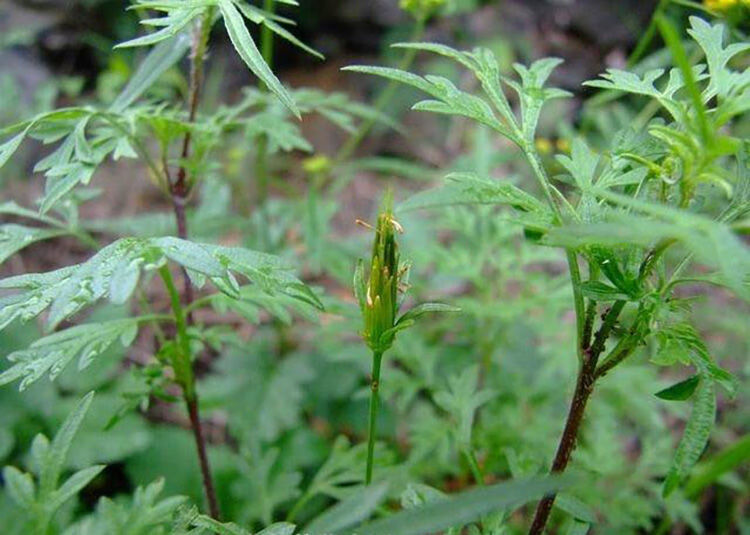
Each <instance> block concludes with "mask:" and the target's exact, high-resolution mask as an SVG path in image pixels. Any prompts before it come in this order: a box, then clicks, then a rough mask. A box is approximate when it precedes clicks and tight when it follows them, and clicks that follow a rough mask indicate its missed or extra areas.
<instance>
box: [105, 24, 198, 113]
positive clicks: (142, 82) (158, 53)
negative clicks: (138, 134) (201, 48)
mask: <svg viewBox="0 0 750 535" xmlns="http://www.w3.org/2000/svg"><path fill="white" fill-rule="evenodd" d="M189 49H190V36H189V35H188V34H187V33H185V32H183V33H178V34H177V35H175V36H174V37H172V38H169V39H166V40H164V41H162V42H161V43H158V44H157V45H156V46H155V47H154V48H153V49H152V50H150V51H149V53H148V55H147V56H146V57H145V58H144V59H143V61H142V62H141V63H140V64H139V65H138V68H137V69H136V70H135V72H134V73H133V76H131V77H130V80H128V83H127V85H126V86H125V87H124V88H123V90H122V91H121V92H120V94H119V95H117V98H116V99H115V100H114V102H112V104H111V105H110V108H109V109H110V110H111V111H113V112H116V113H119V112H122V111H123V110H125V109H126V108H127V107H128V106H130V105H131V104H132V103H133V102H135V101H136V100H138V98H139V97H140V96H141V95H143V93H144V92H146V91H147V90H148V89H149V88H150V87H151V86H152V85H153V84H154V82H156V80H158V78H159V77H160V76H161V75H162V74H164V73H165V72H166V71H167V70H169V69H170V68H172V67H173V66H174V65H175V64H176V63H177V62H178V61H180V60H181V59H182V57H183V56H184V55H185V54H186V53H187V51H188V50H189Z"/></svg>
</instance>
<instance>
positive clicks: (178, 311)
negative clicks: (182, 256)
mask: <svg viewBox="0 0 750 535" xmlns="http://www.w3.org/2000/svg"><path fill="white" fill-rule="evenodd" d="M159 274H160V275H161V278H162V280H163V281H164V287H165V288H166V290H167V293H168V294H169V300H170V303H171V305H172V313H173V314H174V320H175V326H176V327H177V348H178V351H176V352H175V353H174V355H173V357H172V368H174V374H175V380H176V382H177V384H179V385H180V387H182V392H183V396H184V397H185V399H186V400H191V399H193V398H194V397H195V377H194V375H193V365H192V363H191V355H190V354H191V351H190V337H189V335H188V332H187V321H186V319H185V310H184V309H183V307H182V300H181V299H180V293H179V292H178V291H177V288H176V287H175V284H174V278H173V277H172V273H171V272H170V271H169V267H167V266H162V267H161V268H159Z"/></svg>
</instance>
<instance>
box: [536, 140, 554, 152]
mask: <svg viewBox="0 0 750 535" xmlns="http://www.w3.org/2000/svg"><path fill="white" fill-rule="evenodd" d="M535 145H536V150H538V151H539V152H540V153H541V154H550V153H551V152H552V149H553V145H552V142H551V141H550V140H549V139H547V138H546V137H540V138H537V140H536V142H535Z"/></svg>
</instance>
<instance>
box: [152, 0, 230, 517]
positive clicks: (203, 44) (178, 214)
mask: <svg viewBox="0 0 750 535" xmlns="http://www.w3.org/2000/svg"><path fill="white" fill-rule="evenodd" d="M212 23H213V8H209V9H207V10H206V12H205V14H204V15H203V18H202V20H201V22H200V25H199V26H198V27H197V28H196V33H195V34H194V37H193V45H192V52H191V56H190V87H189V92H188V122H190V123H193V122H195V117H196V115H197V113H198V103H199V102H200V90H201V86H202V83H203V66H204V62H205V57H206V50H207V47H208V37H209V34H210V32H211V25H212ZM191 143H192V136H191V132H190V130H188V131H187V132H186V133H185V137H184V138H183V140H182V149H181V151H180V167H179V169H178V171H177V177H176V178H175V180H174V181H172V180H170V179H169V178H168V180H169V192H170V195H171V197H172V206H173V208H174V214H175V220H176V223H177V236H178V237H179V238H181V239H187V237H188V227H187V216H186V211H185V209H186V205H187V200H188V196H189V194H190V189H191V185H192V184H191V181H189V180H188V170H187V161H188V159H189V157H190V150H191ZM165 171H166V168H165ZM160 272H161V275H162V279H163V280H164V285H165V286H166V288H167V291H168V292H169V295H170V299H171V303H172V311H173V312H174V316H175V323H176V325H177V342H178V351H177V352H176V355H175V357H174V359H173V368H174V371H175V378H176V380H177V382H178V383H179V384H180V386H181V387H182V395H183V399H184V401H185V406H186V408H187V411H188V415H189V417H190V427H191V428H192V430H193V437H194V438H195V447H196V450H197V452H198V462H199V464H200V470H201V478H202V481H203V490H204V493H205V495H206V501H207V502H208V509H209V513H210V515H211V516H212V517H213V518H215V519H219V516H220V513H219V502H218V500H217V499H216V491H215V490H214V485H213V478H212V476H211V466H210V464H209V462H208V455H207V453H206V440H205V437H204V436H203V430H202V427H201V421H200V409H199V403H198V395H197V393H196V389H195V374H194V373H193V364H192V358H191V350H190V339H189V337H188V333H187V329H188V326H189V325H192V323H193V316H192V313H191V312H187V313H186V312H185V308H186V307H189V306H190V305H191V304H192V302H193V299H194V292H193V285H192V283H191V282H190V277H188V274H187V271H186V270H185V269H183V270H182V277H183V292H182V298H180V295H179V293H178V292H177V290H176V288H175V285H174V281H173V280H172V275H171V273H170V272H169V269H168V268H166V267H163V268H162V269H161V270H160Z"/></svg>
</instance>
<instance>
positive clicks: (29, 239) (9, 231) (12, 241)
mask: <svg viewBox="0 0 750 535" xmlns="http://www.w3.org/2000/svg"><path fill="white" fill-rule="evenodd" d="M65 234H67V231H65V230H62V229H49V228H35V227H27V226H24V225H16V224H13V223H8V224H6V225H2V226H0V264H2V263H3V262H5V261H6V260H7V259H8V258H10V257H11V256H12V255H14V254H15V253H17V252H18V251H20V250H22V249H24V248H25V247H28V246H29V245H31V244H32V243H36V242H39V241H43V240H48V239H50V238H56V237H58V236H62V235H65Z"/></svg>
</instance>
